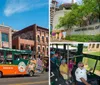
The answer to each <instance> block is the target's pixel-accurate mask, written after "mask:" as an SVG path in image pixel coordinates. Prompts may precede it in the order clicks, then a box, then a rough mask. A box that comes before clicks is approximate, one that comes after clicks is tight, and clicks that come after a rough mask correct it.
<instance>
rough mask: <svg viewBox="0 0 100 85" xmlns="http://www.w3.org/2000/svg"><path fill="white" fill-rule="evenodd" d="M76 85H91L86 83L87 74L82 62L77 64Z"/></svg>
mask: <svg viewBox="0 0 100 85" xmlns="http://www.w3.org/2000/svg"><path fill="white" fill-rule="evenodd" d="M75 76H76V81H77V85H91V84H89V83H88V82H87V73H86V69H85V68H84V64H83V63H82V62H79V63H78V68H77V69H76V71H75Z"/></svg>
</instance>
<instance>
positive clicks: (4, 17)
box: [0, 0, 49, 30]
mask: <svg viewBox="0 0 100 85" xmlns="http://www.w3.org/2000/svg"><path fill="white" fill-rule="evenodd" d="M48 13H49V2H48V0H0V24H2V23H4V25H6V26H11V27H12V28H13V29H15V30H20V29H23V28H25V27H27V26H30V25H32V24H37V25H38V26H41V27H45V28H49V24H48V23H49V22H48V21H49V14H48Z"/></svg>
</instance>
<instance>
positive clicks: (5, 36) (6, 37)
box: [0, 24, 12, 48]
mask: <svg viewBox="0 0 100 85" xmlns="http://www.w3.org/2000/svg"><path fill="white" fill-rule="evenodd" d="M0 48H12V29H11V27H9V26H5V25H4V24H2V25H0Z"/></svg>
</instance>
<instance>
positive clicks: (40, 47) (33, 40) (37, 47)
mask: <svg viewBox="0 0 100 85" xmlns="http://www.w3.org/2000/svg"><path fill="white" fill-rule="evenodd" d="M48 43H49V30H48V29H46V28H43V27H40V26H37V25H36V24H34V25H31V26H28V27H26V28H24V29H22V30H20V31H17V32H16V33H14V34H13V36H12V47H13V48H14V49H21V50H23V49H27V47H30V49H31V50H32V51H33V56H36V57H37V56H39V55H40V56H43V57H46V56H48V48H49V47H48Z"/></svg>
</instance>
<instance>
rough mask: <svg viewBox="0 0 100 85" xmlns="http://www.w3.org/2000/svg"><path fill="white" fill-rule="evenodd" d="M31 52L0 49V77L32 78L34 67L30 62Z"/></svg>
mask: <svg viewBox="0 0 100 85" xmlns="http://www.w3.org/2000/svg"><path fill="white" fill-rule="evenodd" d="M31 54H32V51H30V50H16V49H7V48H0V77H3V76H8V75H26V74H29V75H30V76H33V75H34V73H35V65H34V63H31V62H30V58H31Z"/></svg>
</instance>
